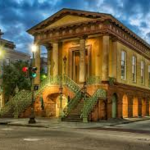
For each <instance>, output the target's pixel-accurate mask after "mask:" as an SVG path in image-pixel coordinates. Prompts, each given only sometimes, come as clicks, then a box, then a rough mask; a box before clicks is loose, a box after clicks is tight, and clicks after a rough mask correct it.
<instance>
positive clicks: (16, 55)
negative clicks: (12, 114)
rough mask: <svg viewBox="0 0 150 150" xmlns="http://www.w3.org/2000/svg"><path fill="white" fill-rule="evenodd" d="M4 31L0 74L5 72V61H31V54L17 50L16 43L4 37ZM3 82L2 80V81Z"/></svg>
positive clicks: (0, 101)
mask: <svg viewBox="0 0 150 150" xmlns="http://www.w3.org/2000/svg"><path fill="white" fill-rule="evenodd" d="M2 35H3V33H2V31H1V30H0V75H1V74H2V72H3V63H4V62H5V63H7V64H9V63H11V62H14V61H18V60H23V61H29V60H30V55H28V54H26V53H23V52H20V51H17V50H15V47H16V46H15V44H14V43H13V42H11V41H8V40H5V39H3V38H2ZM0 82H2V81H0ZM1 89H2V87H1V85H0V93H1V94H0V109H1V107H2V106H4V102H3V98H2V97H3V96H2V90H1Z"/></svg>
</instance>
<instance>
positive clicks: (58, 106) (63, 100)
mask: <svg viewBox="0 0 150 150" xmlns="http://www.w3.org/2000/svg"><path fill="white" fill-rule="evenodd" d="M67 104H68V99H67V98H66V97H65V96H62V111H63V109H64V108H65V107H66V106H67ZM59 116H60V96H58V97H57V99H56V117H59Z"/></svg>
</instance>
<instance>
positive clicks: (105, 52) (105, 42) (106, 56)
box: [102, 35, 109, 81]
mask: <svg viewBox="0 0 150 150" xmlns="http://www.w3.org/2000/svg"><path fill="white" fill-rule="evenodd" d="M102 54H103V56H102V81H108V75H109V36H108V35H104V36H103V53H102Z"/></svg>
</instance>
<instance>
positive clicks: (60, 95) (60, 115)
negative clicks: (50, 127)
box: [59, 81, 63, 121]
mask: <svg viewBox="0 0 150 150" xmlns="http://www.w3.org/2000/svg"><path fill="white" fill-rule="evenodd" d="M60 82H61V83H60V87H59V97H60V110H59V117H60V121H61V117H62V99H63V97H62V96H63V87H62V81H60Z"/></svg>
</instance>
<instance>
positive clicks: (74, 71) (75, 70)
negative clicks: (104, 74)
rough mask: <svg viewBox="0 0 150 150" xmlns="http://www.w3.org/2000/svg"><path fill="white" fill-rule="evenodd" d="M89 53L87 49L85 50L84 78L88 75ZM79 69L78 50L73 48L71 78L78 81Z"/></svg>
mask: <svg viewBox="0 0 150 150" xmlns="http://www.w3.org/2000/svg"><path fill="white" fill-rule="evenodd" d="M89 62H90V60H89V54H88V50H86V52H85V65H86V78H88V77H89V70H90V68H89V67H90V65H89ZM79 71H80V51H79V50H74V51H72V79H73V80H74V81H75V82H76V83H79Z"/></svg>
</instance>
